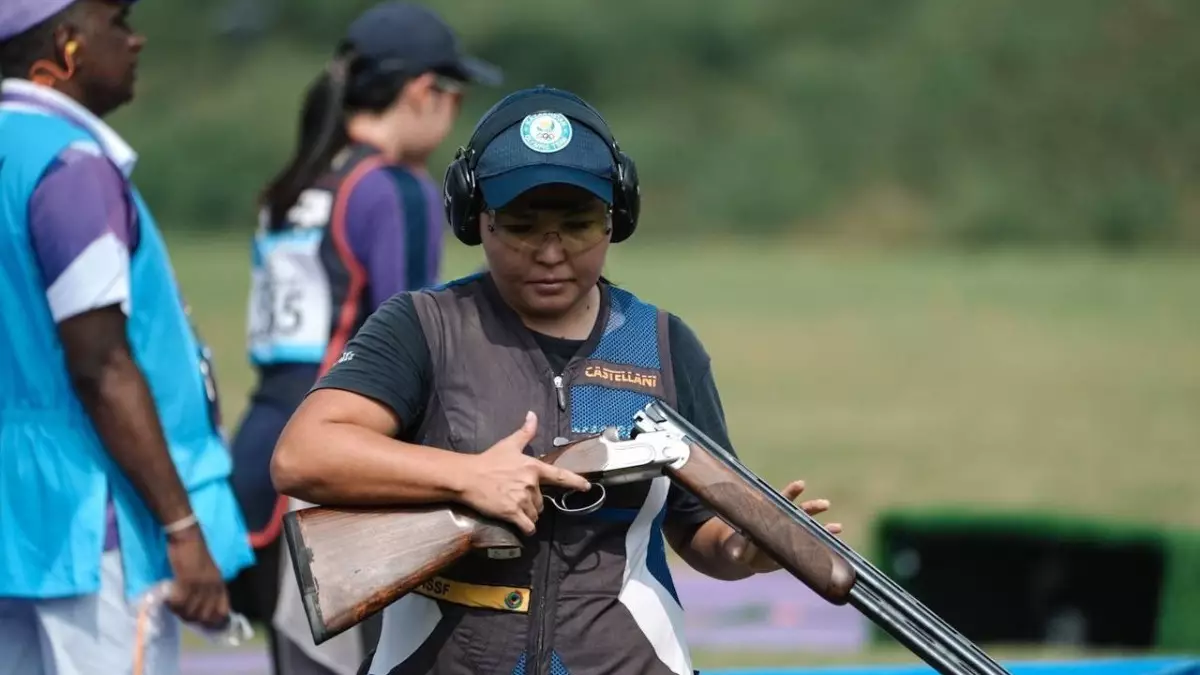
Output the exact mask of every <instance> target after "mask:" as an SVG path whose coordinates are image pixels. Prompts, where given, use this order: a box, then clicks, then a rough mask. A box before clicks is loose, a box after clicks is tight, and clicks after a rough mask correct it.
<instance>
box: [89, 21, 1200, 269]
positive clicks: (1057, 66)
mask: <svg viewBox="0 0 1200 675" xmlns="http://www.w3.org/2000/svg"><path fill="white" fill-rule="evenodd" d="M369 4H371V3H369V2H363V1H362V0H355V1H353V2H350V1H339V2H330V1H329V0H288V2H287V3H286V6H284V5H283V4H282V3H280V2H278V1H276V2H267V1H266V0H260V1H259V2H257V3H255V2H253V0H243V1H242V3H241V5H242V7H241V9H240V11H241V12H242V17H241V18H240V19H237V21H241V22H242V23H243V24H247V25H249V24H248V23H247V22H250V19H248V18H246V17H252V16H253V12H251V13H250V14H247V13H246V12H247V11H248V10H262V11H264V12H266V14H265V15H264V17H265V18H264V19H263V20H264V21H265V23H264V24H263V26H264V27H265V32H263V33H261V34H255V33H252V32H251V33H246V32H240V33H239V32H237V31H234V30H230V24H229V21H230V20H231V19H230V16H235V17H236V16H237V15H236V14H234V15H231V14H230V12H231V11H239V10H238V8H237V7H235V6H234V5H232V4H223V3H219V2H153V3H142V4H139V5H138V7H137V10H136V12H135V16H134V23H135V26H136V27H137V28H139V29H140V30H142V31H143V32H145V33H146V34H147V35H148V37H149V38H150V42H149V45H148V47H147V49H146V51H145V52H144V53H143V57H144V58H143V63H142V66H141V70H140V73H139V99H138V100H137V101H136V102H135V104H134V105H132V106H129V107H128V108H126V109H124V110H122V111H120V112H119V113H117V115H115V116H114V118H113V123H114V125H115V126H116V127H117V128H118V129H119V130H120V131H121V132H122V133H124V134H126V135H127V137H128V138H129V139H130V141H131V142H132V143H133V144H134V145H135V147H137V148H138V149H139V151H140V152H141V155H142V163H141V164H140V168H139V171H138V175H137V180H138V182H139V184H140V186H141V189H142V191H143V192H144V193H145V194H146V196H147V197H148V198H149V200H150V202H151V204H153V206H154V208H155V210H156V212H157V214H158V216H159V218H160V220H161V221H163V222H164V223H165V225H166V226H167V228H168V229H171V230H198V231H207V232H212V233H215V232H219V231H222V230H228V229H231V228H232V229H239V230H248V229H249V228H251V227H252V223H253V220H254V218H253V214H254V198H255V194H256V192H257V190H258V188H259V186H260V185H261V183H262V182H263V181H264V179H266V178H267V177H268V176H269V175H270V174H271V173H272V172H273V171H275V170H276V168H277V167H278V166H279V164H280V163H281V162H283V161H284V160H285V158H286V157H287V156H288V155H289V153H290V152H291V146H292V143H293V137H294V136H295V128H296V117H297V112H298V106H299V101H300V97H301V94H302V91H303V88H304V87H305V85H306V84H307V83H308V81H309V80H310V79H311V78H312V77H314V76H315V75H316V73H317V72H318V71H319V69H320V68H321V67H322V65H323V63H324V61H325V59H326V58H327V56H328V54H329V53H330V52H331V50H332V48H333V46H334V44H335V43H336V41H337V39H338V38H339V37H340V35H341V33H342V31H343V30H344V28H345V26H346V25H347V23H348V22H349V21H350V20H351V19H352V18H353V16H354V15H355V14H356V13H357V12H359V11H361V10H362V9H364V8H365V7H367V6H368V5H369ZM429 4H431V5H432V6H434V7H436V8H437V9H438V10H439V11H441V12H442V13H443V14H444V15H445V16H446V17H447V18H448V20H449V21H450V22H451V23H452V24H453V25H454V26H455V27H456V28H457V29H458V30H459V31H460V33H461V35H462V36H463V39H464V43H465V45H466V46H467V49H468V50H469V51H471V52H473V53H475V54H477V55H480V56H482V57H484V58H487V59H489V60H492V61H494V62H496V63H498V64H500V65H502V66H503V67H504V69H505V71H506V76H507V78H506V82H505V84H504V85H503V87H502V88H500V89H494V90H489V89H476V90H473V91H472V93H471V94H470V95H469V97H468V100H467V105H466V108H465V110H464V114H463V116H462V118H461V119H460V121H459V124H458V125H457V128H456V130H455V132H454V134H453V135H452V136H451V138H450V140H449V141H448V142H447V144H446V145H445V147H443V149H442V150H441V151H440V152H439V153H438V154H437V155H436V156H435V157H434V160H433V162H432V164H431V172H432V173H433V174H434V175H435V177H436V178H438V179H439V180H440V178H441V174H442V171H443V170H444V167H445V166H446V163H447V162H448V160H449V159H450V157H451V154H452V152H453V149H454V148H455V147H456V146H457V145H458V144H461V143H463V142H465V140H466V138H467V136H468V135H469V134H470V130H471V127H472V126H473V125H474V122H475V120H476V119H477V117H478V116H479V115H480V114H481V113H482V112H483V111H484V110H485V109H486V108H487V107H488V106H490V105H491V104H492V103H493V102H495V101H496V100H497V99H498V98H499V97H500V96H502V95H503V94H505V93H507V92H508V91H511V90H512V89H515V88H519V87H524V86H528V85H533V84H537V83H546V84H550V85H554V86H559V87H565V88H569V89H572V90H574V91H576V92H578V93H580V94H581V95H583V96H584V97H585V98H587V99H588V100H590V101H591V102H592V103H594V104H596V105H597V106H598V107H600V109H601V111H602V112H603V113H604V114H605V115H606V117H607V118H608V120H609V122H610V123H611V124H612V126H613V127H614V129H615V131H616V133H617V136H618V138H619V139H620V140H621V142H622V146H623V148H624V149H625V150H627V151H628V152H630V153H631V154H632V155H633V156H634V157H635V159H636V160H637V161H638V165H639V170H640V176H641V180H642V183H643V194H644V220H643V223H644V224H645V227H644V229H643V230H642V232H644V234H640V236H642V237H645V238H649V237H655V236H660V235H661V236H669V237H678V236H687V235H691V234H693V233H702V234H705V235H714V236H729V237H737V238H739V239H741V238H747V237H755V236H761V237H768V236H770V237H786V238H790V239H806V238H820V239H835V240H840V241H846V242H852V243H865V244H880V245H889V246H901V245H920V246H929V245H933V246H946V247H953V248H968V249H969V248H981V247H997V246H1041V247H1051V246H1057V247H1066V246H1070V247H1086V248H1099V249H1111V250H1131V249H1139V248H1184V247H1186V248H1191V249H1196V248H1200V190H1198V188H1200V181H1198V180H1197V178H1200V117H1197V116H1196V115H1193V114H1190V112H1189V111H1194V110H1195V109H1196V108H1197V105H1196V104H1197V101H1196V99H1197V98H1198V97H1200V94H1198V93H1197V91H1198V89H1197V87H1196V83H1197V82H1198V81H1200V41H1196V42H1193V37H1194V34H1195V33H1196V32H1197V29H1198V28H1200V2H1194V1H1192V0H1140V1H1138V2H1129V1H1127V0H1054V1H1053V2H1037V1H1034V0H974V1H972V2H961V1H960V0H887V1H886V2H868V1H866V0H839V1H838V2H828V1H827V0H789V1H787V2H782V1H771V0H737V1H736V2H734V1H729V0H652V1H648V0H605V1H604V2H598V1H596V0H504V1H503V2H499V1H497V0H440V1H435V2H430V3H429Z"/></svg>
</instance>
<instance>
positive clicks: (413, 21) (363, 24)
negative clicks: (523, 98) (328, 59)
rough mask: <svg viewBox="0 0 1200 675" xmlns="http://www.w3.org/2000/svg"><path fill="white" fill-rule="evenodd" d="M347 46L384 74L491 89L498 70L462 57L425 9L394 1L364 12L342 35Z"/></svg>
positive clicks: (443, 27)
mask: <svg viewBox="0 0 1200 675" xmlns="http://www.w3.org/2000/svg"><path fill="white" fill-rule="evenodd" d="M346 41H347V42H349V43H350V44H351V45H352V46H353V47H354V49H355V51H357V52H358V53H359V54H361V55H362V56H364V57H366V58H368V59H370V60H372V61H376V62H378V63H380V64H381V65H382V66H383V67H385V68H390V69H395V70H398V71H400V70H402V71H405V72H409V73H413V74H419V73H423V72H428V71H436V72H439V73H443V74H445V75H448V76H450V77H453V78H454V79H456V80H461V81H463V82H477V83H479V84H483V85H487V86H493V87H494V86H496V85H498V84H500V83H501V82H502V81H503V79H504V78H503V73H502V71H501V70H500V68H499V67H497V66H495V65H493V64H491V63H488V62H487V61H483V60H481V59H477V58H474V57H472V56H468V55H466V54H464V53H463V52H462V48H461V46H460V45H459V41H458V36H457V35H456V34H455V33H454V30H453V29H452V28H450V26H449V25H448V24H447V23H446V22H445V21H444V20H443V19H442V17H441V16H439V15H438V14H437V13H436V12H434V11H433V10H431V9H429V8H428V7H425V6H422V5H418V4H415V3H411V2H400V1H398V0H393V1H390V2H383V3H380V4H377V5H375V6H373V7H371V8H370V9H368V10H367V11H365V12H363V13H362V14H361V15H359V17H358V18H357V19H355V20H354V22H353V23H351V24H350V28H349V29H347V31H346Z"/></svg>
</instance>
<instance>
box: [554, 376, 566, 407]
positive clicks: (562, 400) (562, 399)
mask: <svg viewBox="0 0 1200 675" xmlns="http://www.w3.org/2000/svg"><path fill="white" fill-rule="evenodd" d="M554 394H555V395H556V396H557V397H558V409H559V410H560V411H563V412H566V410H567V394H566V392H564V391H563V379H562V375H555V376H554Z"/></svg>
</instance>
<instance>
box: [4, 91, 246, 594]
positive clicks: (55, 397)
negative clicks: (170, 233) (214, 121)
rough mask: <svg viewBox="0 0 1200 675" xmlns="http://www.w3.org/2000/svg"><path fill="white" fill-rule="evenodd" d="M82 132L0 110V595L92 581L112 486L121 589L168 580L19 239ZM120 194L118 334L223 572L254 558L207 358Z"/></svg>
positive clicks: (159, 259) (143, 221)
mask: <svg viewBox="0 0 1200 675" xmlns="http://www.w3.org/2000/svg"><path fill="white" fill-rule="evenodd" d="M81 140H92V141H94V140H96V139H94V138H92V136H91V135H89V133H88V132H87V131H86V130H84V129H83V128H81V127H78V126H76V125H74V124H73V123H71V122H69V121H67V120H65V119H62V118H59V117H53V116H50V115H42V114H37V113H29V112H17V111H10V110H0V311H2V312H3V321H0V597H3V596H13V597H28V598H50V597H61V596H70V595H78V594H82V593H93V592H95V591H96V590H97V589H98V588H99V584H100V554H101V552H102V549H103V546H104V529H105V524H104V521H105V516H104V513H105V500H106V498H107V496H108V489H109V486H111V488H112V496H113V501H114V503H115V505H116V513H117V526H118V528H119V531H120V539H121V554H122V556H123V559H124V570H125V579H126V581H125V584H126V585H125V593H126V596H127V597H128V598H131V599H132V598H134V597H136V596H138V595H140V594H141V593H143V592H145V591H146V590H148V588H149V586H150V585H151V584H154V583H156V582H158V581H160V580H164V579H167V578H169V577H170V576H171V571H170V565H169V563H168V561H167V555H166V539H165V537H164V535H163V534H162V530H161V527H160V526H159V525H158V524H157V523H156V521H155V519H154V518H153V516H152V515H151V514H150V512H149V510H148V509H147V508H146V506H145V505H144V503H143V502H142V500H141V498H140V497H139V496H138V495H137V493H136V492H135V491H134V490H133V488H132V486H131V485H130V484H129V482H128V480H127V479H126V478H125V477H124V475H123V473H122V472H121V471H120V469H119V468H118V467H117V466H116V465H115V464H114V463H113V461H112V460H111V458H110V457H109V455H108V453H107V452H106V450H105V449H104V447H103V445H102V444H101V443H100V440H99V438H98V436H97V435H96V433H95V430H94V429H93V426H92V423H91V421H90V419H89V418H88V416H87V415H86V413H85V412H84V410H83V408H82V406H81V405H80V403H79V401H78V399H77V398H76V396H75V394H74V390H73V388H72V384H71V381H70V378H69V376H68V374H67V371H66V366H65V361H64V358H63V349H62V346H61V345H60V343H59V340H58V337H57V332H56V328H55V323H54V320H53V318H52V317H51V314H50V309H49V306H48V304H47V302H46V296H45V289H44V287H43V282H42V278H41V274H40V270H39V267H38V264H37V261H36V259H35V257H34V252H33V250H32V248H31V246H30V240H29V230H28V213H27V206H28V203H29V200H30V197H31V196H32V194H33V191H34V189H35V188H36V186H37V183H38V181H39V179H40V177H41V176H42V174H43V172H44V171H45V170H46V168H48V167H49V165H50V164H51V162H52V161H53V160H54V158H55V157H56V156H57V155H58V153H59V152H60V151H62V150H63V149H64V148H65V147H66V146H67V145H69V144H70V143H73V142H76V141H81ZM129 189H130V194H131V195H132V197H133V199H134V202H135V203H136V205H137V215H138V223H139V226H138V228H139V233H140V235H139V236H140V242H139V243H138V246H137V249H136V251H134V252H133V255H132V257H131V260H130V266H131V270H130V273H131V278H130V285H131V303H132V305H131V308H130V311H131V315H130V317H129V322H128V337H129V342H130V345H131V347H132V351H133V356H134V359H135V361H136V362H137V364H138V365H139V366H140V367H141V369H142V372H143V373H144V375H145V377H146V379H147V381H148V382H149V385H150V389H151V392H152V393H153V396H154V402H155V404H156V406H157V410H158V414H159V419H160V421H161V423H162V426H163V430H164V432H165V434H166V438H167V442H168V446H169V449H170V454H171V459H172V460H173V461H174V464H175V467H176V470H177V471H178V472H179V475H180V477H181V479H182V481H183V484H184V486H185V488H186V489H187V490H188V496H189V498H190V500H191V505H192V509H193V511H194V513H195V514H196V516H197V518H199V520H200V523H201V528H202V530H203V532H204V536H205V539H206V540H207V543H208V547H209V550H210V551H211V552H212V555H213V559H214V560H215V561H216V563H217V565H218V567H220V569H221V571H222V573H223V574H224V575H225V577H226V578H227V579H228V578H232V577H233V576H234V575H235V574H236V573H237V571H238V570H240V569H242V568H244V567H246V566H248V565H250V564H252V562H253V553H252V551H251V549H250V545H249V541H248V535H247V532H246V527H245V524H244V523H243V521H242V516H241V513H240V511H239V509H238V506H237V503H236V502H235V500H234V497H233V493H232V490H231V488H230V487H229V484H228V481H227V480H226V479H227V477H228V476H229V473H230V466H231V462H230V457H229V452H228V450H227V448H226V446H225V443H224V441H223V439H222V436H221V434H220V432H219V431H218V428H217V427H216V426H215V422H214V418H212V417H211V411H210V400H211V397H210V388H211V387H212V381H211V378H210V377H207V372H208V371H207V368H208V364H207V359H206V358H205V357H204V356H203V352H202V350H203V346H202V345H201V344H200V343H199V341H198V340H197V338H196V336H195V334H194V333H193V331H192V327H191V325H190V321H189V319H188V317H187V315H186V312H185V309H184V307H183V305H182V300H181V297H180V295H179V291H178V288H177V286H176V283H175V277H174V271H173V270H172V268H171V264H170V261H169V259H168V257H167V251H166V247H165V246H164V244H163V240H162V237H161V235H160V234H159V231H158V228H157V227H156V225H155V223H154V219H153V217H152V216H151V215H150V212H149V209H147V208H146V205H145V204H144V203H143V202H142V199H141V197H140V195H138V193H137V191H136V189H135V188H133V187H132V185H131V186H130V188H129ZM212 392H213V393H215V389H212Z"/></svg>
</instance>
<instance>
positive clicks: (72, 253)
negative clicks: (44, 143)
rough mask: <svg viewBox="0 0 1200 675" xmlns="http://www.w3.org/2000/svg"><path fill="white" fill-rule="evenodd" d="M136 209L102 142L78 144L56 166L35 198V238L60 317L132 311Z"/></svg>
mask: <svg viewBox="0 0 1200 675" xmlns="http://www.w3.org/2000/svg"><path fill="white" fill-rule="evenodd" d="M132 213H133V211H132V209H131V208H130V205H129V199H128V194H127V191H126V189H125V181H124V178H123V177H122V176H121V174H120V172H118V171H117V168H116V167H115V166H113V164H112V163H111V162H110V161H109V160H108V159H107V158H105V157H104V156H102V155H100V154H99V148H98V147H93V146H92V145H91V144H77V145H74V146H71V147H70V148H68V149H66V150H64V151H63V152H62V153H60V154H59V156H58V157H57V158H56V159H55V160H54V162H53V163H51V165H50V167H49V168H48V169H47V171H46V173H45V174H44V175H43V177H42V179H41V181H39V183H38V185H37V187H36V188H35V189H34V192H33V195H32V196H31V197H30V200H29V238H30V242H31V244H32V247H33V252H34V256H35V257H36V259H37V262H38V265H39V267H40V268H41V273H42V282H43V286H44V288H45V289H46V301H47V302H48V303H49V306H50V313H51V315H52V316H53V317H54V320H55V321H56V322H61V321H64V320H66V319H69V318H71V317H73V316H77V315H79V314H83V313H84V312H88V311H91V310H94V309H100V308H102V307H108V306H110V305H120V306H121V308H122V310H124V311H125V313H126V314H128V313H129V310H130V307H129V298H130V293H129V257H130V253H129V252H130V249H131V247H132V245H133V243H134V238H135V232H134V221H133V218H132V217H131V214H132Z"/></svg>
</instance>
